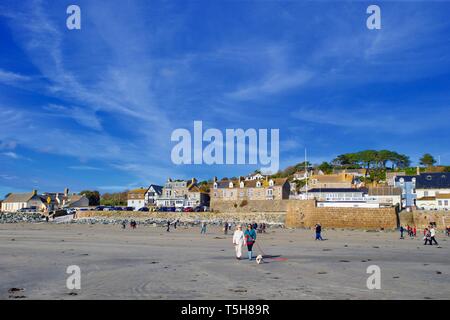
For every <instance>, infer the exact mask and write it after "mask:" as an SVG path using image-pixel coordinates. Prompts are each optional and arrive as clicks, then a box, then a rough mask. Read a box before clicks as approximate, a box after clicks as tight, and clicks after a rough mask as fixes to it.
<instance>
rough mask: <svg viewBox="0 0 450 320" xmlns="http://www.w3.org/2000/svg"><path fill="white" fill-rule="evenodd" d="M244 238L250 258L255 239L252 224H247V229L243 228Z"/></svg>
mask: <svg viewBox="0 0 450 320" xmlns="http://www.w3.org/2000/svg"><path fill="white" fill-rule="evenodd" d="M244 238H245V243H246V245H247V250H248V260H250V261H251V260H252V258H253V257H252V250H253V245H254V244H255V241H256V232H255V230H254V229H253V227H252V225H251V224H249V225H248V226H247V230H245V232H244Z"/></svg>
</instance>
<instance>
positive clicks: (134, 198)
mask: <svg viewBox="0 0 450 320" xmlns="http://www.w3.org/2000/svg"><path fill="white" fill-rule="evenodd" d="M147 191H148V188H139V189H134V190H131V191H128V198H127V206H128V207H133V208H134V209H135V210H139V209H140V208H142V207H145V206H146V203H145V202H146V200H145V195H146V194H147Z"/></svg>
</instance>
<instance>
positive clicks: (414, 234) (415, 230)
mask: <svg viewBox="0 0 450 320" xmlns="http://www.w3.org/2000/svg"><path fill="white" fill-rule="evenodd" d="M413 236H414V237H417V228H416V226H414V228H413Z"/></svg>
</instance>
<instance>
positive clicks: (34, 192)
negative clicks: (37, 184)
mask: <svg viewBox="0 0 450 320" xmlns="http://www.w3.org/2000/svg"><path fill="white" fill-rule="evenodd" d="M31 193H32V195H33V197H34V196H35V195H37V190H36V189H33V191H31Z"/></svg>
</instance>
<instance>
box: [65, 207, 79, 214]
mask: <svg viewBox="0 0 450 320" xmlns="http://www.w3.org/2000/svg"><path fill="white" fill-rule="evenodd" d="M66 212H67V214H74V213H75V212H77V210H75V208H67V209H66Z"/></svg>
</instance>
